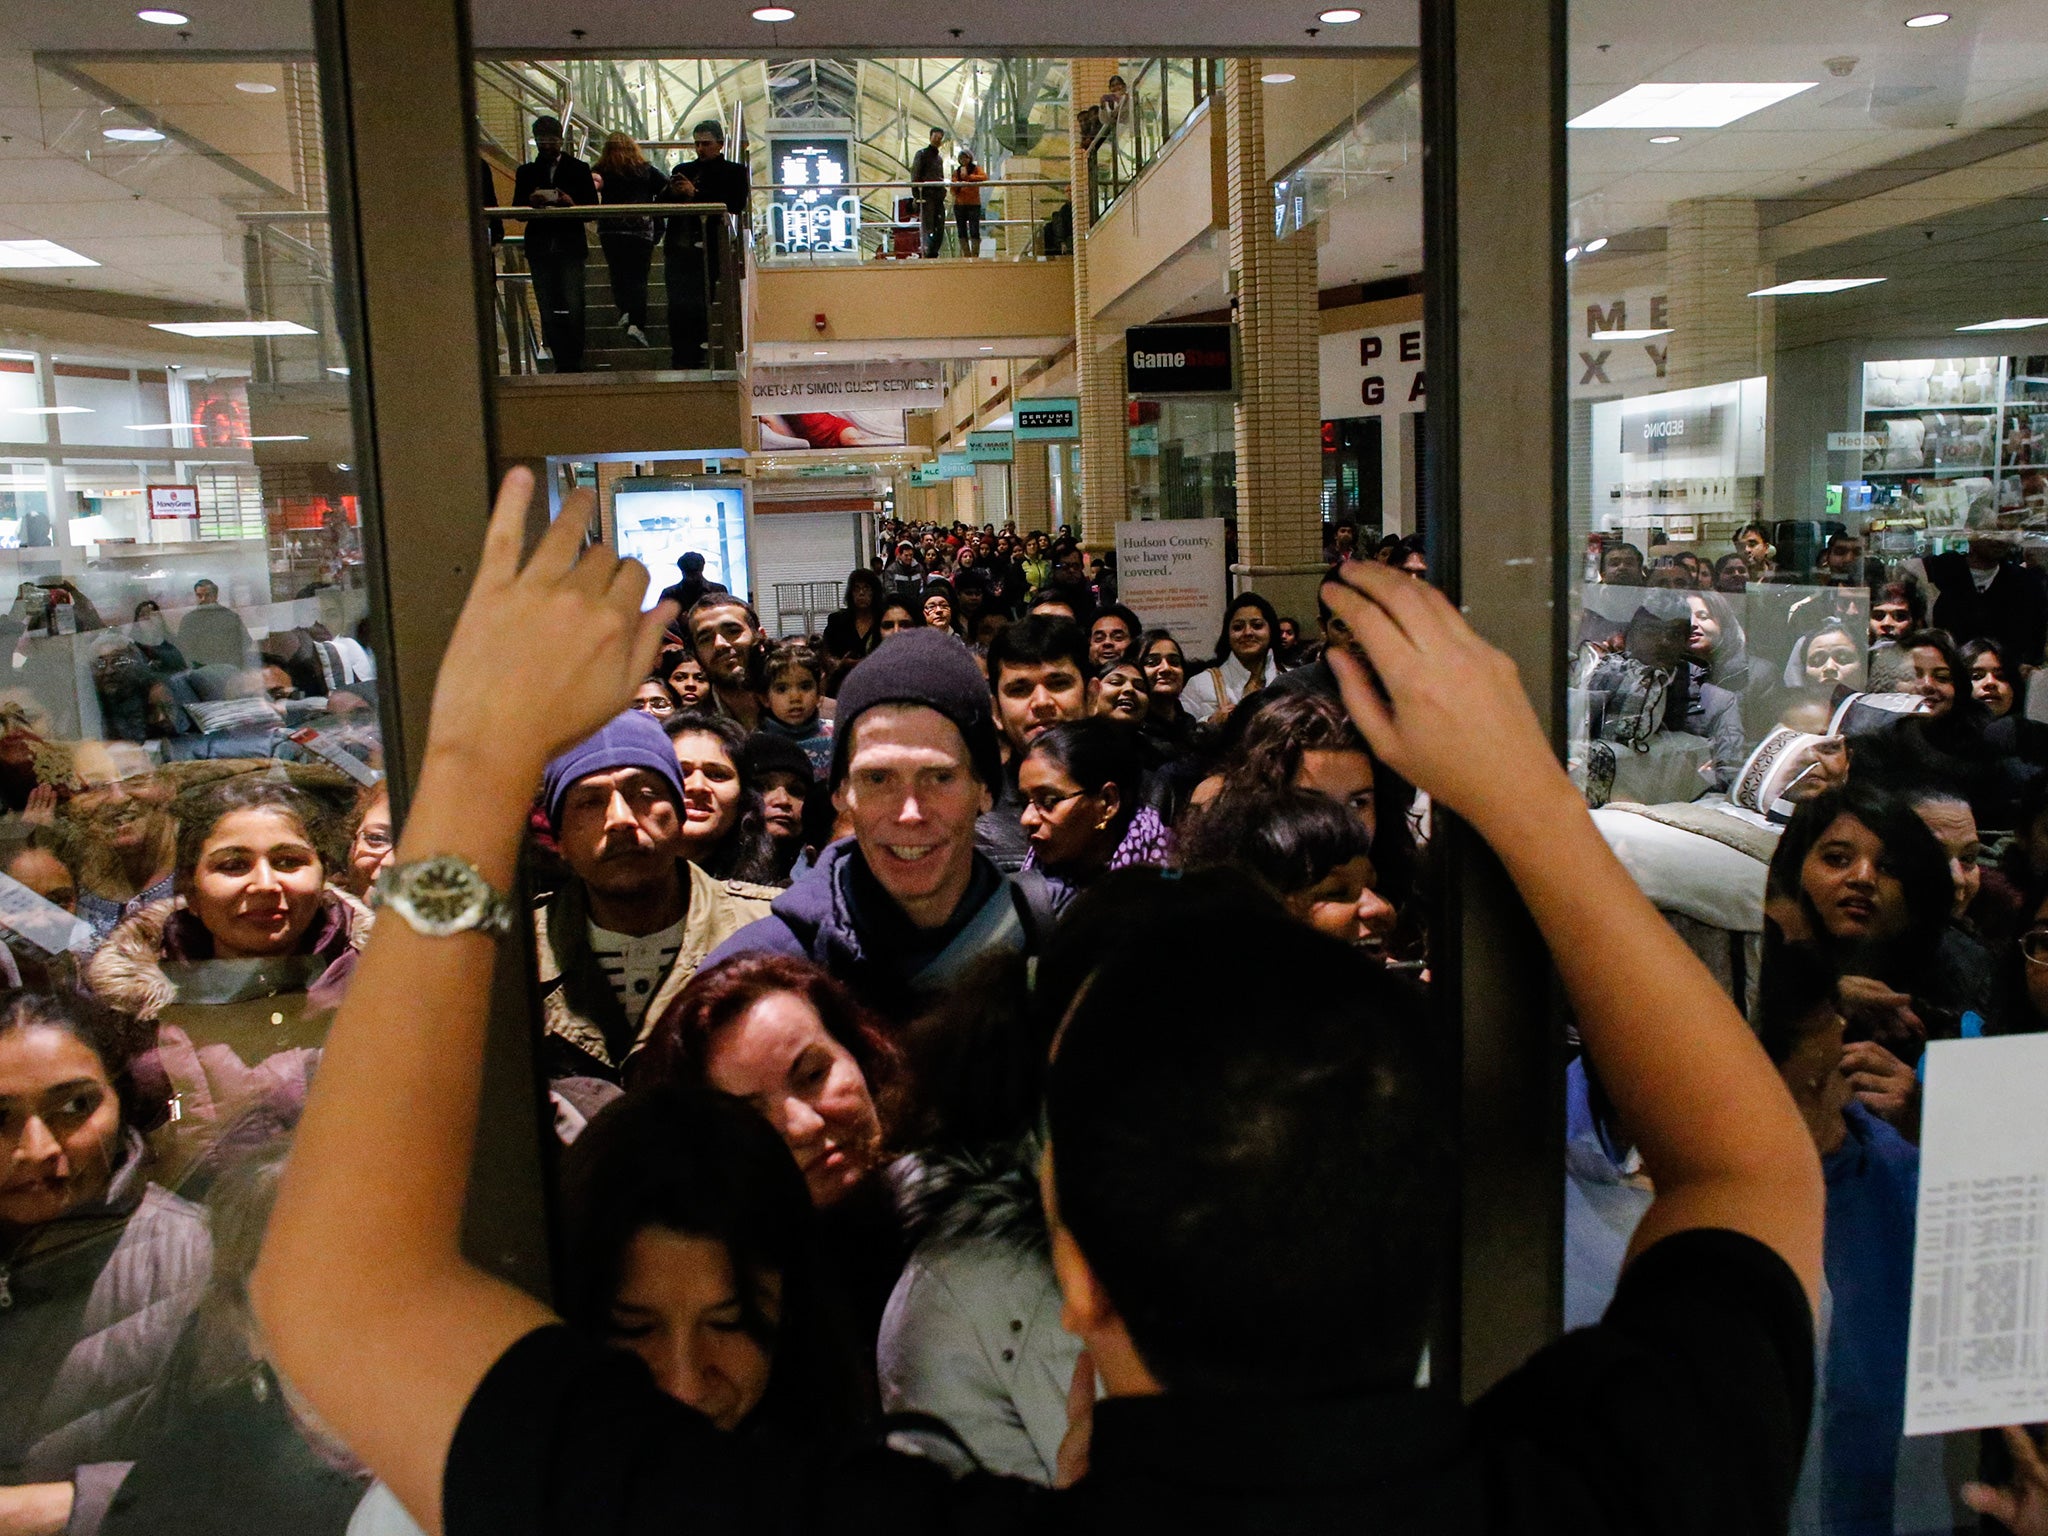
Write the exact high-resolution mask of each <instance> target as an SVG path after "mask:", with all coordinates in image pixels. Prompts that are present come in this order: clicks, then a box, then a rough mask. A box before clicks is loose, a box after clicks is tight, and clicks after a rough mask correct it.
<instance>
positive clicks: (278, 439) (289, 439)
mask: <svg viewBox="0 0 2048 1536" xmlns="http://www.w3.org/2000/svg"><path fill="white" fill-rule="evenodd" d="M249 441H250V442H252V443H306V442H311V441H312V439H311V438H309V437H307V436H306V434H305V433H303V432H280V433H278V434H276V435H275V436H272V437H252V438H250V439H249Z"/></svg>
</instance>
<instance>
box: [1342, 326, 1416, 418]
mask: <svg viewBox="0 0 2048 1536" xmlns="http://www.w3.org/2000/svg"><path fill="white" fill-rule="evenodd" d="M1320 347H1321V350H1320V352H1319V354H1318V357H1317V369H1316V373H1317V378H1318V379H1319V381H1320V383H1321V386H1322V410H1323V420H1325V421H1344V420H1347V419H1351V418H1354V417H1359V416H1399V415H1403V414H1405V413H1406V412H1409V411H1419V410H1421V409H1423V407H1424V406H1425V405H1426V404H1427V403H1428V402H1427V401H1426V400H1425V399H1424V398H1423V373H1422V322H1421V321H1420V320H1412V321H1409V322H1407V323H1406V324H1403V325H1380V326H1374V327H1373V328H1372V329H1370V330H1364V331H1333V332H1331V333H1330V334H1329V335H1328V336H1325V337H1323V338H1322V341H1321V344H1320Z"/></svg>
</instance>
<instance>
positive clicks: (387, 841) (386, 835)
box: [356, 827, 391, 853]
mask: <svg viewBox="0 0 2048 1536" xmlns="http://www.w3.org/2000/svg"><path fill="white" fill-rule="evenodd" d="M356 841H357V842H359V843H361V844H362V845H363V850H364V851H365V852H366V853H389V852H390V851H391V833H390V832H389V831H388V830H387V829H385V828H383V827H365V828H363V830H362V831H360V832H358V833H357V834H356Z"/></svg>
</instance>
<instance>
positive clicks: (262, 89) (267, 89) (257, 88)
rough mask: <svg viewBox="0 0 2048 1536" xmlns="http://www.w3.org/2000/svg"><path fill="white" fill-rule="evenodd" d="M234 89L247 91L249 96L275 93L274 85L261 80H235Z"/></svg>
mask: <svg viewBox="0 0 2048 1536" xmlns="http://www.w3.org/2000/svg"><path fill="white" fill-rule="evenodd" d="M235 89H236V90H238V91H247V92H248V93H249V94H250V95H251V96H272V95H275V94H276V93H277V87H276V86H274V85H268V84H265V83H264V82H263V81H261V80H237V81H236V82H235Z"/></svg>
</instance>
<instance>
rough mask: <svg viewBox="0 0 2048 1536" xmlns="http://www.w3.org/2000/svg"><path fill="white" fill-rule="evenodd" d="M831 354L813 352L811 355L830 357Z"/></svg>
mask: <svg viewBox="0 0 2048 1536" xmlns="http://www.w3.org/2000/svg"><path fill="white" fill-rule="evenodd" d="M830 355H831V354H829V353H826V352H813V353H812V354H811V356H813V357H828V356H830Z"/></svg>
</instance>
